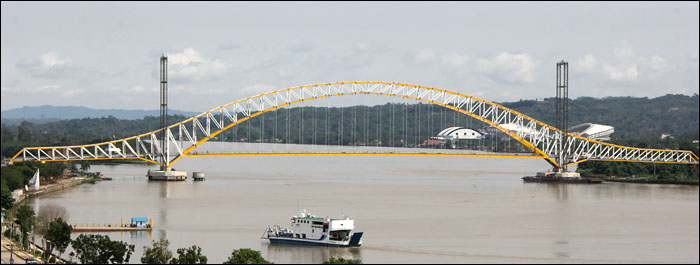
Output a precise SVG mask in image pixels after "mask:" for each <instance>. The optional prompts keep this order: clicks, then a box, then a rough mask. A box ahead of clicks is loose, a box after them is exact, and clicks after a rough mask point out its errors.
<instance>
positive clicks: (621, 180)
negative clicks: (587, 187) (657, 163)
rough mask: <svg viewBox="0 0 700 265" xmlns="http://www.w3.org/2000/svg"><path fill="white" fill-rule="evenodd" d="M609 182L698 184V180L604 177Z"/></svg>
mask: <svg viewBox="0 0 700 265" xmlns="http://www.w3.org/2000/svg"><path fill="white" fill-rule="evenodd" d="M603 180H605V181H608V182H624V183H638V184H674V185H691V186H698V182H692V181H678V180H649V179H618V178H603Z"/></svg>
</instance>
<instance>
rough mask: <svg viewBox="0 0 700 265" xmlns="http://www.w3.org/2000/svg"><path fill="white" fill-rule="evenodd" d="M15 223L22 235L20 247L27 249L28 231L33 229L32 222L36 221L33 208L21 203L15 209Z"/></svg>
mask: <svg viewBox="0 0 700 265" xmlns="http://www.w3.org/2000/svg"><path fill="white" fill-rule="evenodd" d="M15 223H16V224H18V225H19V231H20V232H21V235H22V248H23V249H27V248H28V247H29V232H31V231H32V229H34V224H35V223H36V216H35V214H34V210H33V209H32V207H31V206H29V205H22V206H20V207H19V209H17V220H15Z"/></svg>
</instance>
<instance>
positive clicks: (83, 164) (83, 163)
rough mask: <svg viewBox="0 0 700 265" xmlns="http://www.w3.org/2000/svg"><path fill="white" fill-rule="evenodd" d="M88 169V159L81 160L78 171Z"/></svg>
mask: <svg viewBox="0 0 700 265" xmlns="http://www.w3.org/2000/svg"><path fill="white" fill-rule="evenodd" d="M88 170H90V162H88V161H85V160H83V161H81V162H80V171H88Z"/></svg>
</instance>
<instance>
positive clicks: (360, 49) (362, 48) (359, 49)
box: [353, 42, 387, 54]
mask: <svg viewBox="0 0 700 265" xmlns="http://www.w3.org/2000/svg"><path fill="white" fill-rule="evenodd" d="M353 49H354V50H355V52H356V53H375V54H376V53H383V52H386V51H387V49H386V48H385V47H382V46H378V45H371V44H369V43H366V42H358V43H355V46H354V47H353Z"/></svg>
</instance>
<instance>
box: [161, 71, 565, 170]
mask: <svg viewBox="0 0 700 265" xmlns="http://www.w3.org/2000/svg"><path fill="white" fill-rule="evenodd" d="M350 83H369V84H375V83H376V84H385V85H386V84H394V85H402V86H411V87H420V88H428V89H432V90H436V91H441V92H446V93H450V94H454V95H459V96H464V97H470V96H467V95H464V94H461V93H457V92H452V91H448V90H441V89H437V88H429V87H424V86H417V85H408V84H397V83H386V82H350ZM335 84H348V82H338V83H326V84H317V85H308V86H302V87H293V88H288V89H282V90H277V91H273V92H269V93H265V94H260V95H257V96H254V97H250V98H246V99H242V100H239V101H236V102H232V103H229V104H226V105H224V106H221V107H218V108H215V109H212V110H210V111H208V112H205V113H202V114H200V115H198V116H195V117H193V118H191V119H196V118H199V117H202V116H205V115H207V114H209V113H213V112H216V111H218V110H220V109H222V108H225V107H228V106H231V105H233V104H236V103H240V102H244V101H248V100H251V99H255V98H258V97H261V96H264V95H269V94H275V93H280V92H284V91H287V90H291V89H299V88H303V87H313V86H326V85H335ZM345 95H383V96H396V97H403V98H410V99H415V100H420V101H424V102H428V103H432V104H435V105H439V106H442V107H445V108H448V109H452V110H454V111H457V112H460V113H463V114H467V115H469V116H471V117H473V118H476V119H478V120H480V121H483V122H485V123H488V124H490V125H492V126H494V127H496V128H498V129H499V130H501V131H503V132H504V133H506V134H508V135H510V136H511V137H513V138H515V139H516V140H517V141H518V142H520V143H522V144H523V145H525V146H527V147H528V148H530V149H531V150H533V151H534V152H535V153H537V154H539V155H540V156H519V155H515V156H514V155H480V154H464V155H447V154H444V155H443V154H437V155H438V156H482V157H517V158H544V159H547V160H549V161H551V162H552V163H555V164H556V162H555V161H554V160H553V159H552V158H551V157H550V156H549V155H547V154H546V153H544V152H543V151H542V150H540V149H539V148H537V147H536V146H534V145H532V144H531V143H530V142H528V141H527V140H525V139H523V138H522V137H520V136H519V135H517V134H515V133H514V132H512V131H510V130H508V129H505V128H503V127H501V126H500V125H498V124H496V123H493V122H491V121H490V120H488V119H485V118H483V117H481V116H478V115H475V114H473V113H471V112H468V111H465V110H463V109H459V108H456V107H454V106H452V105H448V104H444V103H442V102H439V101H434V100H428V99H424V98H419V97H413V96H406V95H400V94H393V93H382V92H352V93H336V94H329V95H323V96H317V97H310V98H306V99H300V100H296V101H292V102H289V103H285V104H281V105H278V106H274V107H270V108H268V109H265V110H263V111H260V112H257V113H253V114H251V115H250V116H248V117H245V118H242V119H240V120H238V122H234V123H231V124H229V125H227V126H226V127H224V128H222V129H219V130H218V131H215V132H212V133H211V135H210V136H209V137H204V138H202V139H201V140H199V141H198V142H197V143H196V144H195V145H192V146H190V147H189V148H187V149H186V150H185V151H184V152H183V154H184V156H188V157H196V156H209V157H211V156H244V155H246V156H248V155H252V154H207V155H202V154H189V153H190V152H191V151H192V150H194V149H195V148H197V147H198V146H199V145H201V144H203V143H205V142H207V141H209V140H210V139H212V138H214V137H215V136H217V135H218V134H220V133H221V132H223V131H225V130H228V129H230V128H232V127H234V126H236V125H238V124H241V123H243V122H245V121H247V120H249V119H251V118H253V117H256V116H258V115H261V114H263V113H265V112H269V111H273V110H277V109H280V108H283V107H286V106H289V105H294V104H297V103H301V102H305V101H310V100H314V99H320V98H328V97H334V96H345ZM472 98H474V97H472ZM474 99H477V98H474ZM477 100H480V101H484V102H487V103H490V102H488V101H485V100H481V99H477ZM491 104H494V105H498V104H495V103H491ZM498 106H499V107H502V108H503V109H504V110H510V109H508V108H506V107H503V106H500V105H498ZM513 112H514V113H517V112H516V111H513ZM191 119H189V120H191ZM189 120H186V121H184V122H182V123H185V122H188V121H189ZM533 120H534V119H533ZM542 124H544V123H542ZM176 125H177V124H176ZM176 125H173V126H171V127H169V128H172V127H175V126H176ZM256 155H280V154H256ZM295 155H303V153H299V154H295ZM308 155H339V154H336V153H313V154H308ZM345 155H390V156H394V155H399V154H396V153H374V154H359V153H358V154H345ZM411 155H416V156H423V155H431V154H411ZM432 155H433V156H435V155H436V154H432ZM180 158H182V156H178V157H177V158H175V159H174V160H173V161H172V162H171V163H170V164H168V166H171V165H172V164H173V163H175V161H177V160H179V159H180Z"/></svg>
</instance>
